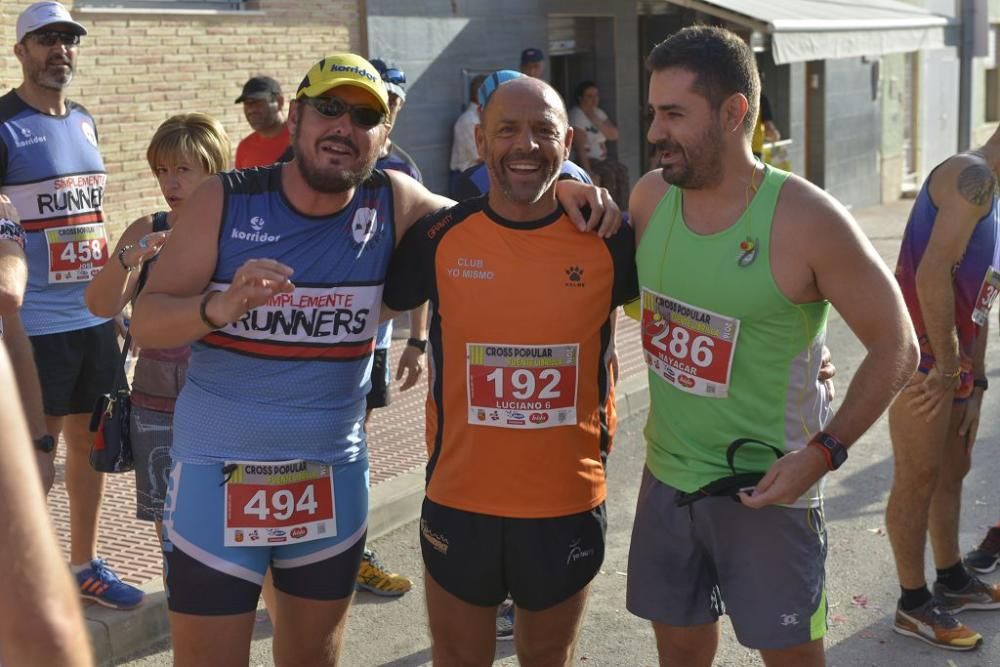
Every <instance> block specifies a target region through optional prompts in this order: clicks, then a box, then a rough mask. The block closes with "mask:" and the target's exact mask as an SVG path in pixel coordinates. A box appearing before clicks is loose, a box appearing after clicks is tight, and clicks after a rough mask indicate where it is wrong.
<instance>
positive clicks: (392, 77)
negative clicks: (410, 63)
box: [382, 67, 406, 84]
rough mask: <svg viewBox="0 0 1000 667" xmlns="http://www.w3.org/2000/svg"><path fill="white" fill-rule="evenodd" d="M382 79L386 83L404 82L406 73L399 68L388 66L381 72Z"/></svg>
mask: <svg viewBox="0 0 1000 667" xmlns="http://www.w3.org/2000/svg"><path fill="white" fill-rule="evenodd" d="M382 80H383V81H385V82H386V83H396V84H400V83H406V73H405V72H403V70H401V69H396V68H395V67H390V68H389V69H387V70H386V71H384V72H382Z"/></svg>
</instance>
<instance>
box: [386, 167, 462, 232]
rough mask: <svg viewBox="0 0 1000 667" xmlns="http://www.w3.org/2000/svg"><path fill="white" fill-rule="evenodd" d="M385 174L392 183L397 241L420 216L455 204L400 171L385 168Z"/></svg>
mask: <svg viewBox="0 0 1000 667" xmlns="http://www.w3.org/2000/svg"><path fill="white" fill-rule="evenodd" d="M385 174H386V176H387V177H388V178H389V183H390V184H391V185H392V199H393V205H392V208H393V215H394V216H395V220H394V223H395V227H396V242H397V243H399V240H400V239H401V238H403V234H405V233H406V230H408V229H409V228H410V227H412V226H413V223H415V222H416V221H417V220H419V219H420V218H422V217H424V216H425V215H427V214H428V213H431V212H432V211H436V210H438V209H440V208H446V207H450V206H454V205H455V201H454V200H452V199H449V198H447V197H442V196H441V195H436V194H434V193H433V192H431V191H430V190H428V189H427V188H426V187H424V185H423V184H422V183H419V182H417V181H416V180H414V179H413V178H410V177H409V176H408V175H406V174H404V173H402V172H399V171H396V170H393V169H387V170H386V171H385Z"/></svg>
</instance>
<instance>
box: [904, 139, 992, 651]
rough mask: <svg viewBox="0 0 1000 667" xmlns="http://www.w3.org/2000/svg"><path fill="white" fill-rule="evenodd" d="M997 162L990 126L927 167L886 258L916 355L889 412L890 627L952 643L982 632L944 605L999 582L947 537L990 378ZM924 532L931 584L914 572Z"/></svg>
mask: <svg viewBox="0 0 1000 667" xmlns="http://www.w3.org/2000/svg"><path fill="white" fill-rule="evenodd" d="M998 172H1000V130H998V131H997V132H994V134H993V136H992V137H991V138H990V140H989V141H987V142H986V145H984V146H981V147H980V148H978V149H977V150H974V151H968V152H963V153H959V154H958V155H953V156H951V157H950V158H948V159H947V160H945V161H944V162H942V163H941V164H940V165H938V166H937V167H935V168H934V169H933V171H931V173H930V175H929V176H928V177H927V180H926V181H925V182H924V185H923V187H921V188H920V192H919V193H918V194H917V199H916V201H915V202H914V203H913V210H912V211H911V212H910V218H909V220H908V221H907V224H906V231H905V232H904V234H903V243H902V247H901V248H900V251H899V260H898V262H897V264H896V279H897V280H898V281H899V285H900V288H901V289H902V290H903V297H904V298H905V299H906V306H907V308H908V309H909V311H910V317H911V318H913V326H914V329H915V330H916V333H917V338H918V340H919V341H920V352H921V354H920V366H919V368H918V369H917V372H916V373H915V374H914V375H913V377H912V378H910V382H909V383H908V386H907V388H906V389H905V390H904V391H903V392H902V393H901V394H900V396H899V399H898V400H897V401H896V402H895V403H893V405H892V408H891V409H890V410H889V434H890V437H891V438H892V449H893V454H894V461H893V464H894V466H893V469H894V474H893V479H892V493H890V494H889V504H888V506H887V507H886V526H887V527H888V529H889V539H890V541H891V542H892V550H893V555H894V556H895V558H896V570H897V572H898V575H899V586H900V597H899V602H898V604H897V607H896V618H895V622H894V624H893V630H895V631H896V632H898V633H900V634H902V635H906V636H909V637H914V638H916V639H919V640H921V641H923V642H926V643H928V644H931V645H933V646H939V647H941V648H945V649H950V650H959V651H961V650H971V649H974V648H976V646H978V645H979V644H980V643H982V636H981V635H980V634H979V633H978V632H975V631H973V630H971V629H969V628H967V627H966V626H965V625H963V624H962V623H960V622H959V621H958V620H957V619H956V618H954V617H953V614H957V613H959V612H962V611H965V610H967V609H1000V586H996V585H993V584H988V583H986V582H984V581H982V580H980V579H979V578H978V577H977V576H975V575H974V574H972V573H970V572H969V571H968V570H966V568H965V565H963V563H962V558H961V551H960V550H959V546H958V523H959V518H960V516H961V507H962V480H963V479H964V478H965V475H966V473H968V472H969V468H970V467H971V465H972V447H973V445H974V444H975V442H976V432H977V429H978V426H979V408H980V405H981V403H982V400H983V392H985V391H986V389H987V387H988V386H989V383H988V382H987V379H986V367H985V358H986V338H987V335H986V334H987V330H988V326H987V324H988V322H989V311H990V308H991V307H992V306H993V302H994V301H995V300H996V297H997V294H998V293H1000V205H998V200H997V185H996V178H997V173H998ZM928 535H929V536H930V543H931V551H932V552H933V554H934V566H935V569H936V570H937V577H936V581H935V582H934V586H933V594H932V591H931V590H928V588H927V581H926V579H925V577H924V551H925V549H926V545H927V537H928Z"/></svg>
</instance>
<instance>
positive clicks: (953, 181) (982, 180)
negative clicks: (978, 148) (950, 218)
mask: <svg viewBox="0 0 1000 667" xmlns="http://www.w3.org/2000/svg"><path fill="white" fill-rule="evenodd" d="M930 192H931V198H932V199H933V200H934V202H935V203H936V204H937V205H938V207H942V206H949V205H960V206H971V207H973V208H976V209H989V207H990V204H991V203H992V200H993V197H994V196H996V193H997V182H996V174H994V173H993V170H992V169H991V168H990V165H989V163H988V162H987V161H986V159H985V158H983V156H982V155H980V154H978V153H974V152H970V153H959V154H958V155H953V156H952V157H950V158H948V159H947V160H945V161H944V162H942V163H941V164H940V165H939V166H938V168H937V169H935V170H934V173H933V174H932V175H931V182H930Z"/></svg>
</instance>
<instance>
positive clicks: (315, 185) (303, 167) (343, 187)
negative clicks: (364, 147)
mask: <svg viewBox="0 0 1000 667" xmlns="http://www.w3.org/2000/svg"><path fill="white" fill-rule="evenodd" d="M323 141H329V142H332V143H338V144H341V145H342V146H346V147H347V148H349V149H351V150H352V151H354V153H355V155H358V154H359V153H360V151H359V150H358V147H357V146H355V145H354V142H352V141H351V140H350V139H347V138H344V137H337V136H327V137H323V138H322V139H320V140H319V141H317V142H316V146H317V148H316V152H317V153H319V155H320V156H322V155H323V152H322V151H321V150H320V149H319V145H320V143H322V142H323ZM292 148H293V149H294V150H295V164H296V165H298V170H299V174H301V175H302V178H303V179H305V181H306V183H308V184H309V187H311V188H312V189H313V190H316V191H317V192H323V193H325V194H340V193H342V192H347V191H348V190H350V189H351V188H355V187H357V186H358V185H361V184H362V183H364V182H365V181H366V180H367V179H368V177H369V176H371V175H372V171H374V169H375V155H369V156H368V159H367V160H365V161H364V163H363V164H362V165H361V166H360V167H357V168H355V169H344V168H342V167H334V166H330V165H323V164H320V160H318V159H315V158H313V157H312V156H311V155H309V154H308V153H307V152H306V151H305V150H303V148H304V142H303V141H302V140H301V139H300V138H299V136H296V137H295V138H294V140H293V141H292Z"/></svg>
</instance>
